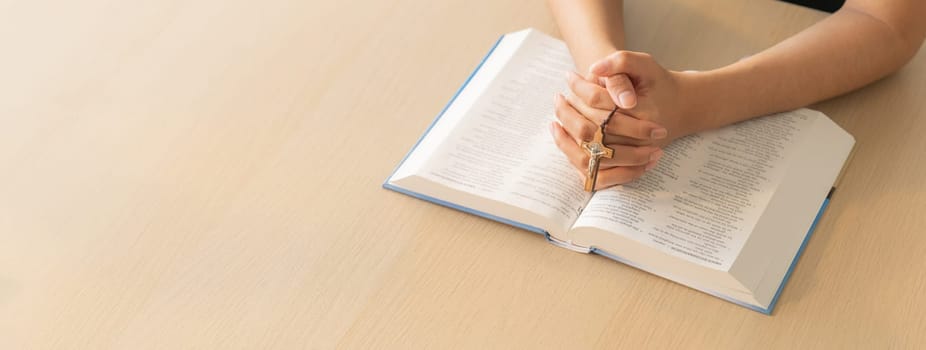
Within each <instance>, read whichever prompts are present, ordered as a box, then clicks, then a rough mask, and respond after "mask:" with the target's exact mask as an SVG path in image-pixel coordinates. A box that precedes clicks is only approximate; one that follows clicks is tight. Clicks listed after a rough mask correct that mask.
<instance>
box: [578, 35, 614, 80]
mask: <svg viewBox="0 0 926 350" xmlns="http://www.w3.org/2000/svg"><path fill="white" fill-rule="evenodd" d="M568 44H569V49H570V51H572V57H573V58H574V60H575V64H576V69H577V71H578V73H579V74H581V75H582V76H587V75H588V68H589V67H590V66H591V65H592V64H594V63H595V62H598V60H601V59H602V58H605V57H607V56H608V55H610V54H612V53H614V52H615V51H617V50H619V48H618V46H617V45H615V44H614V43H613V42H611V41H609V40H608V39H607V38H587V39H584V40H580V41H577V42H570V43H568Z"/></svg>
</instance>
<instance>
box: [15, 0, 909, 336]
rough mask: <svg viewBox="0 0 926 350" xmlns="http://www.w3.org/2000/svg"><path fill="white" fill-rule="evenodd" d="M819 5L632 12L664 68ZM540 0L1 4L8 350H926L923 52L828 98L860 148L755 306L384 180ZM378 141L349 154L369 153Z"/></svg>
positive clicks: (689, 5) (700, 2)
mask: <svg viewBox="0 0 926 350" xmlns="http://www.w3.org/2000/svg"><path fill="white" fill-rule="evenodd" d="M822 17H823V14H822V13H819V12H815V11H811V10H806V9H801V8H797V7H795V6H792V5H788V4H783V3H780V2H777V1H733V0H677V1H666V0H661V1H641V0H628V1H627V25H628V29H627V31H628V43H629V46H630V47H631V48H632V49H637V50H644V51H649V52H652V53H653V54H654V55H655V56H656V58H657V59H658V60H659V61H660V62H662V63H663V64H665V65H666V66H668V67H670V68H675V69H707V68H711V67H717V66H720V65H723V64H726V63H728V62H731V61H734V60H736V59H739V58H740V57H743V56H745V55H749V54H752V53H755V52H757V51H759V50H761V49H763V48H765V47H767V46H769V45H772V44H773V43H775V42H777V41H778V40H781V39H783V38H785V37H787V36H789V35H791V34H793V33H795V32H797V31H799V30H801V29H802V28H804V27H806V26H808V25H810V24H812V23H813V22H815V21H817V20H819V19H820V18H822ZM525 27H536V28H538V29H541V30H543V31H545V32H548V33H552V34H555V33H556V28H555V27H554V25H553V21H552V19H551V17H550V15H549V12H548V11H547V9H546V8H545V6H543V5H542V4H541V3H538V2H537V1H504V2H503V1H458V0H450V1H430V2H429V1H410V0H389V1H361V2H359V3H350V4H346V3H341V2H333V1H292V0H267V1H261V2H255V1H241V0H231V1H229V0H226V1H217V0H192V1H179V0H158V1H116V0H85V1H79V2H55V1H47V0H35V1H16V2H13V1H7V2H0V43H3V46H4V48H3V55H2V57H0V77H2V82H0V123H2V124H0V348H3V349H23V348H29V349H31V348H36V349H50V348H54V349H62V348H63V349H69V348H90V349H105V348H123V349H125V348H129V349H148V348H152V349H154V348H162V349H184V348H223V349H226V348H248V349H253V348H313V349H314V348H318V349H327V348H337V347H340V348H588V347H591V348H615V347H616V348H629V349H639V348H643V347H652V348H673V349H675V348H785V349H791V348H916V347H922V346H926V323H924V322H926V321H924V318H923V315H924V314H926V258H924V257H926V218H924V215H923V213H924V212H926V165H924V164H923V162H922V154H923V150H926V138H924V137H923V136H922V135H924V134H926V118H924V117H926V116H924V114H926V104H924V103H926V102H924V99H923V98H922V96H924V94H926V79H924V77H926V57H924V53H922V52H921V53H920V54H919V56H917V57H916V59H915V60H914V62H912V63H911V64H910V65H908V66H907V67H906V68H904V69H903V70H902V71H901V72H900V73H898V74H895V75H893V76H891V77H889V78H886V79H884V80H882V81H880V82H878V83H876V84H874V85H872V86H870V87H868V88H865V89H863V90H860V91H858V92H855V93H852V94H850V95H846V96H844V97H840V98H837V99H834V100H831V101H827V102H824V103H822V104H819V105H818V106H814V107H815V108H818V109H820V110H822V111H824V112H825V113H827V114H828V115H829V116H831V117H832V118H833V119H834V120H835V121H836V122H837V123H838V124H840V125H841V126H843V127H844V128H846V129H847V130H848V131H849V132H850V133H852V134H853V135H854V136H855V137H856V139H857V142H858V144H857V150H856V154H855V158H854V160H853V162H852V164H851V166H850V167H849V168H848V170H847V172H846V174H845V176H844V178H843V180H842V184H841V187H840V189H839V191H838V192H837V193H836V196H835V199H834V201H833V202H832V204H831V206H830V208H829V210H828V211H827V212H826V214H825V215H824V217H823V219H822V221H821V222H820V225H819V226H818V228H817V230H816V233H815V234H814V236H813V238H812V239H811V240H810V242H809V244H808V246H807V249H806V251H805V253H804V256H803V258H802V259H801V260H800V262H799V263H798V265H797V267H796V268H795V270H794V273H793V274H792V276H791V281H790V282H789V283H788V285H787V287H786V288H785V289H784V291H783V293H782V295H781V299H780V300H779V304H778V307H777V309H776V310H775V314H774V316H772V317H768V316H764V315H760V314H758V313H755V312H752V311H748V310H746V309H743V308H741V307H738V306H735V305H732V304H730V303H727V302H725V301H722V300H719V299H716V298H714V297H710V296H707V295H705V294H702V293H700V292H696V291H694V290H691V289H688V288H686V287H684V286H681V285H678V284H675V283H672V282H669V281H667V280H664V279H661V278H658V277H655V276H652V275H649V274H647V273H645V272H641V271H639V270H636V269H633V268H630V267H627V266H624V265H621V264H619V263H616V262H613V261H610V260H607V259H604V258H601V257H598V256H594V255H582V254H576V253H572V252H569V251H567V250H564V249H560V248H557V247H554V246H552V245H549V244H547V243H546V242H545V241H544V240H543V239H542V238H541V237H539V236H537V235H535V234H533V233H529V232H525V231H520V230H518V229H515V228H511V227H508V226H504V225H502V224H498V223H495V222H491V221H488V220H484V219H480V218H477V217H474V216H470V215H467V214H463V213H460V212H457V211H454V210H450V209H446V208H443V207H439V206H436V205H433V204H429V203H425V202H423V201H419V200H415V199H413V198H410V197H406V196H403V195H400V194H397V193H393V192H390V191H386V190H383V189H381V188H380V184H381V183H382V181H383V180H384V179H385V178H386V177H387V176H388V175H389V174H390V172H391V171H392V169H393V168H394V167H395V166H396V164H398V162H399V161H400V160H401V159H402V157H403V156H404V155H405V153H406V152H407V151H408V150H409V149H410V148H411V146H412V145H413V144H414V142H415V140H417V138H418V137H419V136H420V135H421V133H422V132H423V131H424V129H425V128H426V127H427V125H428V124H429V123H430V122H431V120H432V119H433V118H434V116H435V115H436V114H437V113H438V112H439V111H440V109H441V108H442V107H443V104H444V103H446V101H448V100H449V99H450V97H451V96H452V95H453V93H454V92H455V91H456V89H457V88H458V87H459V85H460V84H461V83H462V82H463V81H464V79H465V78H466V77H467V75H469V73H470V71H471V70H472V69H473V68H474V67H475V66H476V65H477V63H478V62H479V60H480V59H481V58H482V56H483V55H484V54H485V52H486V51H487V50H488V49H489V47H490V46H491V44H492V43H493V42H494V41H495V39H496V38H497V37H498V36H499V35H500V34H502V33H506V32H510V31H514V30H518V29H522V28H525ZM361 150H362V151H363V152H360V151H361Z"/></svg>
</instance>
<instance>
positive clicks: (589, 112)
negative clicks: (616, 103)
mask: <svg viewBox="0 0 926 350" xmlns="http://www.w3.org/2000/svg"><path fill="white" fill-rule="evenodd" d="M563 97H564V98H565V99H566V103H568V104H569V106H570V107H572V108H573V109H575V110H576V112H578V113H579V114H580V115H581V116H583V117H585V119H588V120H589V122H591V123H592V124H593V125H596V126H597V125H601V124H602V123H604V121H605V120H607V119H608V116H609V115H611V111H612V110H613V108H612V109H610V110H608V109H598V108H593V107H591V106H589V105H587V104H586V103H585V101H582V99H581V98H579V97H578V96H576V95H573V94H566V95H564V96H563Z"/></svg>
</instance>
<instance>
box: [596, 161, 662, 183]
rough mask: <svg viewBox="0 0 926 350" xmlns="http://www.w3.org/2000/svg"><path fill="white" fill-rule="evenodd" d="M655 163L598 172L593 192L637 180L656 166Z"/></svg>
mask: <svg viewBox="0 0 926 350" xmlns="http://www.w3.org/2000/svg"><path fill="white" fill-rule="evenodd" d="M656 162H657V161H652V162H650V163H647V164H646V165H638V166H629V167H627V166H624V167H616V168H611V169H604V170H599V171H598V178H597V179H596V181H595V190H603V189H606V188H608V187H611V186H616V185H622V184H625V183H628V182H632V181H634V180H636V179H639V178H640V177H641V176H643V174H645V173H646V171H647V170H650V169H652V168H654V167H655V166H656V164H657V163H656Z"/></svg>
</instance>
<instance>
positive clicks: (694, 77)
mask: <svg viewBox="0 0 926 350" xmlns="http://www.w3.org/2000/svg"><path fill="white" fill-rule="evenodd" d="M672 74H673V75H674V76H675V81H676V84H677V86H678V94H677V96H678V107H679V108H678V110H677V111H676V113H677V114H678V116H677V118H679V119H680V120H681V121H682V123H681V124H682V128H681V129H682V130H680V133H681V134H682V135H680V136H685V135H689V134H694V133H698V132H701V131H705V130H710V129H714V128H717V127H719V126H720V125H718V123H717V119H716V118H717V116H718V112H719V111H717V109H718V107H720V106H721V105H722V103H721V102H720V101H718V100H717V98H716V97H715V96H717V92H716V90H717V77H716V76H715V75H714V74H712V72H710V71H706V72H704V71H683V72H672Z"/></svg>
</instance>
